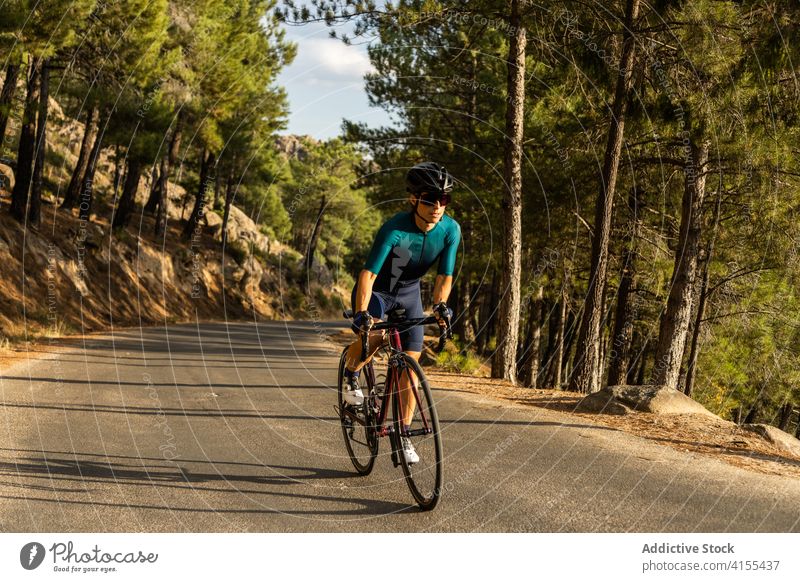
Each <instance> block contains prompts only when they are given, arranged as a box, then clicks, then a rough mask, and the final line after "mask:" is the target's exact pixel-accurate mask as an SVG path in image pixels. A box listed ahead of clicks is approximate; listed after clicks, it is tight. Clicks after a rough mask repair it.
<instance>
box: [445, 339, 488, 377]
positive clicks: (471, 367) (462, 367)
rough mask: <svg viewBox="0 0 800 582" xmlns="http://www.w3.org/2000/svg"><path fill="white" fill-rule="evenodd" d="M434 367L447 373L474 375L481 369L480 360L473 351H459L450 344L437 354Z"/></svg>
mask: <svg viewBox="0 0 800 582" xmlns="http://www.w3.org/2000/svg"><path fill="white" fill-rule="evenodd" d="M436 365H437V366H439V367H440V368H442V369H444V370H446V371H448V372H458V373H460V374H474V373H475V372H477V371H478V370H479V369H480V367H481V359H480V357H478V355H477V354H476V353H475V352H474V351H472V350H459V349H458V348H457V347H456V346H455V345H454V344H452V343H451V344H448V345H447V346H446V347H445V349H444V350H442V351H441V352H439V354H437V356H436Z"/></svg>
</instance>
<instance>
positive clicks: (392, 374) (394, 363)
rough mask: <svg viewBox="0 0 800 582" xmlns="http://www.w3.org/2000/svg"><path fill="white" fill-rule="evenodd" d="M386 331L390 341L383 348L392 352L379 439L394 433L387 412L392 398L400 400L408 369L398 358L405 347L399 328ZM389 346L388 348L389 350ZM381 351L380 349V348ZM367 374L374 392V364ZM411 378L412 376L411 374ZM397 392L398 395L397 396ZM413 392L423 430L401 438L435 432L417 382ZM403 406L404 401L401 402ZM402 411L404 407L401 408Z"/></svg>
mask: <svg viewBox="0 0 800 582" xmlns="http://www.w3.org/2000/svg"><path fill="white" fill-rule="evenodd" d="M386 330H387V331H388V334H387V335H388V340H385V341H384V343H383V344H382V345H381V348H383V349H388V351H390V352H391V355H390V356H389V361H388V368H387V373H386V384H387V386H386V389H385V390H384V391H383V396H382V397H381V399H380V410H379V411H378V418H377V419H376V422H375V434H376V436H378V437H385V436H387V435H390V434H393V433H394V428H393V427H392V426H391V425H388V426H387V425H386V417H387V414H388V413H387V411H388V409H389V405H390V404H391V402H392V398H398V399H399V398H400V375H401V373H402V371H403V370H405V369H406V367H405V365H404V364H403V363H402V360H401V359H400V358H399V357H397V356H398V354H400V353H402V352H403V347H402V344H401V342H400V332H399V331H398V329H397V327H387V328H386ZM387 344H388V348H387ZM379 349H380V348H379ZM364 368H365V370H366V374H367V383H368V387H369V389H370V392H372V389H373V388H374V387H375V369H374V367H373V363H372V362H369V364H367V365H366V366H364ZM409 377H411V376H410V374H409ZM395 392H396V394H395ZM411 392H412V394H413V395H414V400H415V405H416V407H417V408H418V409H419V412H420V416H421V417H422V424H423V428H420V429H416V430H411V431H403V434H401V435H400V436H419V435H423V434H430V433H431V432H433V428H432V427H431V426H430V423H429V422H428V419H427V417H426V416H425V410H424V408H423V407H422V404H421V402H420V398H419V391H418V389H417V383H416V381H413V378H412V382H411ZM400 402H401V404H402V401H400ZM370 405H371V404H370V403H367V406H370ZM401 409H402V406H401ZM344 413H345V414H346V415H347V416H348V417H349V418H350V419H351V420H352V421H354V422H357V423H358V424H361V425H362V426H366V425H367V423H366V422H365V421H364V420H363V419H362V418H360V417H359V416H358V415H357V414H354V413H353V412H351V411H350V410H347V409H345V410H344Z"/></svg>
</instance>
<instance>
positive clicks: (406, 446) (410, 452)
mask: <svg viewBox="0 0 800 582" xmlns="http://www.w3.org/2000/svg"><path fill="white" fill-rule="evenodd" d="M400 441H401V443H402V446H403V457H405V459H406V463H408V464H409V465H413V464H414V463H419V455H418V454H417V451H416V450H415V449H414V445H413V444H411V439H409V438H408V437H402V438H401V439H400Z"/></svg>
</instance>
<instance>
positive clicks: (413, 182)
mask: <svg viewBox="0 0 800 582" xmlns="http://www.w3.org/2000/svg"><path fill="white" fill-rule="evenodd" d="M452 189H453V176H451V175H450V172H448V171H447V170H446V169H445V168H444V166H440V165H439V164H437V163H436V162H422V163H421V164H417V165H416V166H414V167H413V168H411V169H410V170H409V171H408V174H406V191H408V192H409V193H410V194H421V193H422V192H427V193H428V194H447V193H449V192H450V191H451V190H452Z"/></svg>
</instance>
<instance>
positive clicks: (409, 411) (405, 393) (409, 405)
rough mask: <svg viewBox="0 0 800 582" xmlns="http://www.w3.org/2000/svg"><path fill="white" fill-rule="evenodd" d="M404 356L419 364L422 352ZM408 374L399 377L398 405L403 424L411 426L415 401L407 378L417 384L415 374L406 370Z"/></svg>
mask: <svg viewBox="0 0 800 582" xmlns="http://www.w3.org/2000/svg"><path fill="white" fill-rule="evenodd" d="M406 354H407V355H409V356H411V357H412V358H414V359H415V360H416V361H418V362H419V357H420V355H421V354H422V352H406ZM408 372H409V373H408V374H406V373H405V372H403V374H401V375H400V403H401V406H402V409H403V411H402V412H403V424H405V425H406V426H410V425H411V420H412V419H413V418H414V410H415V409H416V407H417V401H416V399H415V398H414V391H413V390H412V389H411V381H410V380H409V378H410V377H413V378H414V384H417V382H418V379H417V376H416V374H414V372H413V371H411V370H408Z"/></svg>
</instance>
